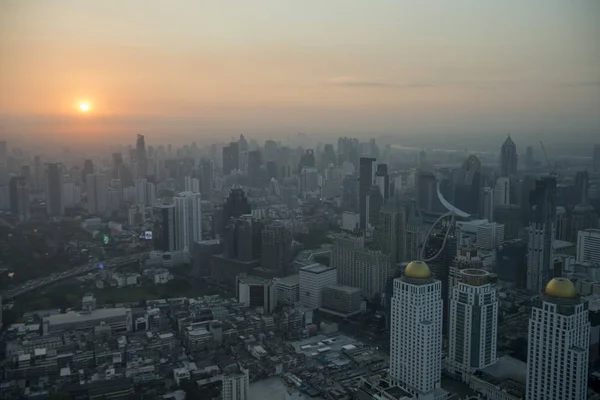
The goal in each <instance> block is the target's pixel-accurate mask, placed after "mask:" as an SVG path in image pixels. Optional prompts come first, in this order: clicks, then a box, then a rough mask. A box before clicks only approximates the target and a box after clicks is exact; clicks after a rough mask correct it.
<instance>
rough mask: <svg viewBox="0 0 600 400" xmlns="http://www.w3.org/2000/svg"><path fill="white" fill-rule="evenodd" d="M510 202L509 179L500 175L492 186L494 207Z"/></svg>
mask: <svg viewBox="0 0 600 400" xmlns="http://www.w3.org/2000/svg"><path fill="white" fill-rule="evenodd" d="M508 204H510V179H509V178H508V177H504V176H501V177H499V178H498V179H496V185H495V186H494V208H495V207H498V206H505V205H508Z"/></svg>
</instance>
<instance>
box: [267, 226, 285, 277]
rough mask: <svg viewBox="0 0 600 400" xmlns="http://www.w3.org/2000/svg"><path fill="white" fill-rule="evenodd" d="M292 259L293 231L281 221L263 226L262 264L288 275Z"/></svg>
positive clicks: (271, 269)
mask: <svg viewBox="0 0 600 400" xmlns="http://www.w3.org/2000/svg"><path fill="white" fill-rule="evenodd" d="M291 261H292V232H291V231H290V230H289V229H288V228H287V227H286V226H285V225H284V224H283V222H281V221H274V222H272V223H270V224H267V225H265V226H264V227H263V230H262V249H261V266H262V267H263V268H265V269H268V270H270V271H278V272H279V273H280V274H281V275H283V276H286V275H287V270H288V268H289V264H290V262H291Z"/></svg>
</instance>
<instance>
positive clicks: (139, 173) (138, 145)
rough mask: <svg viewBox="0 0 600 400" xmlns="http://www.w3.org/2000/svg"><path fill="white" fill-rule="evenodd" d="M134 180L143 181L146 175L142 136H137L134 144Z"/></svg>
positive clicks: (144, 142) (144, 147)
mask: <svg viewBox="0 0 600 400" xmlns="http://www.w3.org/2000/svg"><path fill="white" fill-rule="evenodd" d="M135 163H136V164H135V165H136V178H137V179H144V178H146V175H147V174H148V160H147V158H146V140H145V138H144V135H139V134H138V135H137V140H136V142H135Z"/></svg>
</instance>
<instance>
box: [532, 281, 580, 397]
mask: <svg viewBox="0 0 600 400" xmlns="http://www.w3.org/2000/svg"><path fill="white" fill-rule="evenodd" d="M588 318H589V317H588V303H587V302H586V301H583V300H582V299H581V298H579V296H578V295H577V292H576V290H575V285H573V283H572V282H571V281H569V280H568V279H566V278H554V279H552V280H551V281H550V282H548V284H547V285H546V289H545V291H544V292H543V293H542V294H541V295H540V296H539V297H536V298H534V299H533V301H532V309H531V314H530V318H529V345H528V351H527V388H526V395H525V398H526V399H528V400H585V399H587V398H588V397H587V387H588V358H589V342H590V323H589V320H588Z"/></svg>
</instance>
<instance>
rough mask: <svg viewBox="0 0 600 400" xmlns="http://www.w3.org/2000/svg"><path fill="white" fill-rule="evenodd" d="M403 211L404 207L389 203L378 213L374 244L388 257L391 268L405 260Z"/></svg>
mask: <svg viewBox="0 0 600 400" xmlns="http://www.w3.org/2000/svg"><path fill="white" fill-rule="evenodd" d="M392 200H393V199H392ZM404 211H405V208H404V207H402V206H401V205H399V204H397V203H396V202H393V201H390V202H389V203H388V204H386V205H384V206H383V207H382V208H381V210H380V211H379V221H378V224H377V228H376V229H375V237H374V240H375V243H376V245H377V247H378V248H379V249H380V250H381V251H382V252H383V253H384V254H388V255H389V256H390V260H391V262H392V266H395V265H396V264H397V263H399V262H402V261H405V260H406V215H405V212H404Z"/></svg>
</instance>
